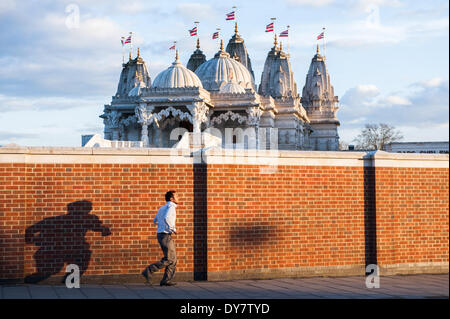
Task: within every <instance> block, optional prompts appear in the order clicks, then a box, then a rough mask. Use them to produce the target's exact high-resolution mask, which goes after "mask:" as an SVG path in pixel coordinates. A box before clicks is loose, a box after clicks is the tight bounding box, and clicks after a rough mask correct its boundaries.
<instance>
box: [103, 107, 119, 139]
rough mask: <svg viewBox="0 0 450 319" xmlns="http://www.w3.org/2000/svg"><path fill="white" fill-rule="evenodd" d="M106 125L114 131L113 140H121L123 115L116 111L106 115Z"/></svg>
mask: <svg viewBox="0 0 450 319" xmlns="http://www.w3.org/2000/svg"><path fill="white" fill-rule="evenodd" d="M105 115H106V123H107V125H108V127H109V128H110V129H111V131H112V140H113V141H118V140H119V121H120V117H121V116H122V113H121V112H119V111H116V110H113V111H110V112H107V113H105Z"/></svg>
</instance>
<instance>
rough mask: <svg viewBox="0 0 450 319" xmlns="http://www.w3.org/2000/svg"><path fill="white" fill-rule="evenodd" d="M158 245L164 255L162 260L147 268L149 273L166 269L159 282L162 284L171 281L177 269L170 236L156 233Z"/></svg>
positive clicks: (173, 244)
mask: <svg viewBox="0 0 450 319" xmlns="http://www.w3.org/2000/svg"><path fill="white" fill-rule="evenodd" d="M156 236H157V238H158V242H159V245H160V246H161V249H162V251H163V253H164V257H163V259H161V260H160V261H158V262H156V263H154V264H151V265H150V266H148V268H149V270H150V272H152V273H154V272H155V271H157V270H159V269H161V268H164V267H166V269H165V272H164V276H163V278H162V280H161V283H162V284H165V283H166V282H169V281H171V280H172V278H173V276H174V275H175V269H176V267H177V252H176V250H175V243H174V241H173V239H172V235H171V234H166V233H158V234H157V235H156Z"/></svg>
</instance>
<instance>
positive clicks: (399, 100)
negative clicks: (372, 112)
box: [385, 95, 411, 105]
mask: <svg viewBox="0 0 450 319" xmlns="http://www.w3.org/2000/svg"><path fill="white" fill-rule="evenodd" d="M385 102H386V103H388V104H392V105H411V101H409V100H408V99H407V98H405V97H402V96H395V95H390V96H388V97H386V99H385Z"/></svg>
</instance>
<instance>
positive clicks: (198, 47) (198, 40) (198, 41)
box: [197, 38, 200, 49]
mask: <svg viewBox="0 0 450 319" xmlns="http://www.w3.org/2000/svg"><path fill="white" fill-rule="evenodd" d="M197 49H200V39H199V38H197Z"/></svg>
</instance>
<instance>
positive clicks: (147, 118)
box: [135, 103, 154, 147]
mask: <svg viewBox="0 0 450 319" xmlns="http://www.w3.org/2000/svg"><path fill="white" fill-rule="evenodd" d="M153 109H154V107H153V106H149V105H147V104H145V103H141V104H139V106H137V107H136V109H135V113H136V117H137V119H138V123H140V124H141V125H142V132H141V141H142V143H143V144H144V147H148V146H149V142H148V126H149V125H150V124H152V122H153V113H152V112H153Z"/></svg>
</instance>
